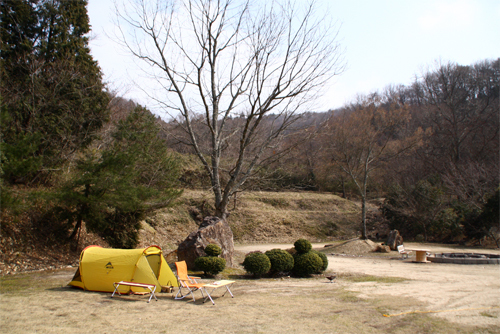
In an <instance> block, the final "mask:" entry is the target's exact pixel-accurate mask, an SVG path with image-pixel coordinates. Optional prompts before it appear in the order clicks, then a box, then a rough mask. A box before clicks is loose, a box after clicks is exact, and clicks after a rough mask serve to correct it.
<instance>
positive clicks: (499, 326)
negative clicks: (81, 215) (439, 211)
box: [0, 245, 500, 333]
mask: <svg viewBox="0 0 500 334" xmlns="http://www.w3.org/2000/svg"><path fill="white" fill-rule="evenodd" d="M410 246H411V245H407V247H410ZM246 247H247V246H242V247H239V246H237V249H245V250H244V251H243V252H246V249H247V248H246ZM253 247H254V248H253V249H256V248H255V247H257V249H259V248H262V250H266V249H271V248H277V245H258V246H253ZM269 247H270V248H269ZM286 247H288V245H284V248H286ZM425 247H428V245H425ZM444 248H446V247H444ZM476 251H477V250H476ZM240 252H241V251H240ZM496 252H498V251H496ZM240 254H241V253H240ZM394 257H398V258H399V256H398V255H396V252H394ZM328 258H329V262H330V265H329V272H336V273H337V274H338V275H337V276H338V277H337V279H336V280H335V283H334V284H330V283H328V280H327V279H326V278H324V277H314V278H308V279H296V278H284V279H258V280H256V279H249V278H242V277H240V276H239V275H238V274H234V276H233V275H230V276H229V278H230V279H232V280H236V281H237V282H236V284H235V285H234V287H232V288H231V290H232V291H233V293H234V296H235V297H234V298H227V296H226V297H218V298H217V297H216V298H215V303H216V304H215V306H214V305H212V304H211V303H205V304H204V303H203V300H202V299H201V298H200V299H199V300H198V298H197V300H196V302H194V303H193V301H192V300H181V301H176V300H174V299H173V298H172V294H170V293H158V295H157V296H158V299H159V300H158V302H154V303H149V304H148V303H145V302H144V297H141V296H134V295H131V296H116V295H115V297H114V298H112V299H111V294H110V293H98V292H88V291H82V290H80V289H75V288H70V287H67V286H66V284H67V283H68V282H69V281H70V280H71V278H72V276H73V274H74V271H75V268H68V269H64V270H59V271H54V272H36V273H29V274H20V275H14V276H4V277H2V278H1V281H0V282H1V287H0V288H1V295H0V298H1V299H0V302H1V308H0V319H1V324H0V325H1V329H0V331H1V332H2V333H34V332H36V333H61V332H78V333H120V332H124V333H185V332H196V333H213V332H217V333H342V332H343V333H498V332H500V309H499V308H495V307H498V306H500V305H499V304H500V303H499V300H500V270H499V267H498V266H494V265H492V266H465V265H458V264H433V263H430V264H416V263H407V262H404V261H401V260H396V259H392V258H391V257H373V256H363V257H358V256H356V257H355V256H329V257H328ZM206 281H207V280H206ZM208 281H210V280H208ZM200 297H201V294H200ZM479 307H482V308H483V309H480V310H479V309H477V308H479ZM464 309H465V310H464ZM417 310H422V311H438V310H448V311H450V312H441V313H428V314H425V313H424V314H422V313H421V314H418V313H417V314H416V313H409V314H402V315H398V316H393V317H384V316H383V315H384V314H389V315H396V314H399V313H404V312H409V311H417ZM186 314H189V315H190V317H186Z"/></svg>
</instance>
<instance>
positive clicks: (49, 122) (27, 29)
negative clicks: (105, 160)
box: [0, 0, 109, 183]
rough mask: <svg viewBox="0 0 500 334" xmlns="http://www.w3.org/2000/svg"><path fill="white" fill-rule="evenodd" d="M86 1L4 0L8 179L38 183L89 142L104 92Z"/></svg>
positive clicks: (98, 123) (103, 108)
mask: <svg viewBox="0 0 500 334" xmlns="http://www.w3.org/2000/svg"><path fill="white" fill-rule="evenodd" d="M86 5H87V1H86V0H74V1H64V0H44V1H36V0H10V1H4V2H2V3H1V9H2V11H1V37H2V45H1V51H2V53H1V64H2V72H1V75H2V78H1V86H0V93H1V96H2V103H3V104H4V106H5V108H2V142H1V145H2V151H3V152H4V155H5V156H4V157H3V158H2V165H3V171H4V175H3V177H4V179H5V180H7V181H9V182H23V183H29V182H33V181H36V182H43V181H44V180H46V179H47V177H48V176H49V175H50V172H49V171H53V170H54V169H58V168H60V167H61V165H62V164H63V163H65V162H66V161H67V160H68V159H69V158H70V157H71V156H72V154H73V153H74V152H75V151H76V150H78V149H80V148H82V147H86V146H87V145H89V144H90V142H92V140H93V139H94V138H95V133H96V131H97V130H98V129H100V128H101V127H102V125H103V122H104V121H105V120H106V118H107V104H108V100H109V98H108V94H107V93H106V92H105V90H104V88H105V87H104V84H103V83H102V77H101V72H100V69H99V67H98V65H97V62H96V61H94V60H93V59H92V56H91V55H90V50H89V47H88V37H87V34H88V33H89V32H90V25H89V19H88V15H87V9H86Z"/></svg>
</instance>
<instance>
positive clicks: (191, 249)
mask: <svg viewBox="0 0 500 334" xmlns="http://www.w3.org/2000/svg"><path fill="white" fill-rule="evenodd" d="M209 244H216V245H218V246H219V247H220V248H221V249H222V253H221V255H220V257H222V258H224V259H226V266H227V267H232V266H233V253H234V242H233V232H232V231H231V228H230V227H229V225H228V223H227V222H226V221H225V220H223V219H220V218H218V217H212V216H209V217H205V218H204V219H203V222H202V223H201V224H200V227H199V228H198V231H195V232H191V234H189V236H188V237H187V238H186V240H184V241H183V242H182V243H181V244H180V245H179V247H178V248H177V258H178V260H179V261H186V264H187V266H188V268H190V269H194V260H195V259H197V258H198V257H200V256H206V254H205V247H207V245H209Z"/></svg>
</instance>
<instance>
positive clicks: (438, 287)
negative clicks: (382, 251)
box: [236, 243, 500, 325]
mask: <svg viewBox="0 0 500 334" xmlns="http://www.w3.org/2000/svg"><path fill="white" fill-rule="evenodd" d="M324 246H325V244H314V245H313V247H314V248H315V249H318V250H321V248H323V247H324ZM292 247H293V245H292V244H278V245H277V244H274V245H240V246H237V247H236V249H237V250H239V251H243V252H248V251H252V250H260V251H263V252H265V251H267V250H269V249H272V248H282V249H289V248H292ZM405 248H406V249H412V248H413V249H419V248H424V249H429V250H430V251H431V253H444V252H464V253H493V254H500V251H498V250H491V249H477V248H466V247H456V246H455V247H451V246H446V245H435V244H414V243H405ZM333 249H335V248H333ZM328 260H329V265H328V271H333V272H336V273H339V274H346V273H350V274H362V275H373V276H382V277H401V278H406V279H407V280H406V281H405V282H404V283H401V284H378V283H377V282H365V283H363V284H351V283H350V282H341V283H339V285H341V286H343V287H345V288H346V289H347V290H349V291H355V292H357V293H359V294H358V296H359V297H361V298H373V297H374V296H377V295H391V296H392V297H393V298H398V299H399V298H400V299H404V298H408V297H411V298H415V299H417V300H419V301H422V302H423V303H425V305H426V306H425V307H423V308H421V309H418V310H422V311H445V312H437V313H433V314H435V315H436V316H438V317H443V318H445V319H447V320H449V321H452V322H456V323H460V324H467V325H474V324H488V325H500V266H498V265H462V264H441V263H413V262H412V259H411V258H410V259H409V260H401V259H400V258H399V256H398V255H397V252H391V253H390V254H388V256H382V255H381V256H376V254H375V253H371V254H370V253H366V254H364V255H363V256H349V255H345V256H343V255H341V254H338V255H335V256H328ZM415 310H416V309H411V308H409V309H401V311H400V312H408V311H415ZM400 312H397V313H400ZM484 314H489V315H490V316H486V317H485V316H484Z"/></svg>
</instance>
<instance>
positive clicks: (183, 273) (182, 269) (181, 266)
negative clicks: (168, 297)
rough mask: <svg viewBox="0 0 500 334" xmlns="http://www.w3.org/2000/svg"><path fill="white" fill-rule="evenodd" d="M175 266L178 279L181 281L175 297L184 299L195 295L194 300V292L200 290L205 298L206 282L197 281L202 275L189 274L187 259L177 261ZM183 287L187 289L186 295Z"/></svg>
mask: <svg viewBox="0 0 500 334" xmlns="http://www.w3.org/2000/svg"><path fill="white" fill-rule="evenodd" d="M175 267H176V268H177V274H176V275H177V280H178V281H179V291H178V292H177V294H176V295H175V299H182V298H185V297H187V296H189V295H191V297H193V301H196V300H195V299H194V294H193V292H195V291H196V290H200V291H201V295H202V296H203V298H205V295H204V294H203V289H204V286H205V284H201V283H198V282H196V279H200V277H194V276H188V272H187V265H186V261H181V262H175ZM182 289H187V290H188V292H187V294H185V295H184V294H183V293H182Z"/></svg>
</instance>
